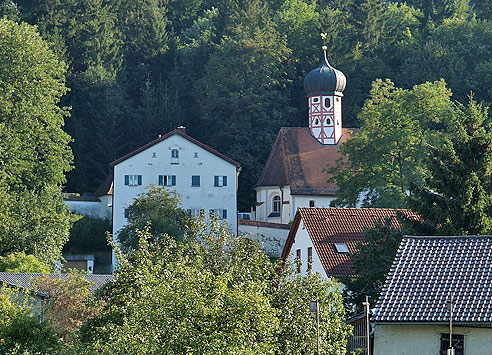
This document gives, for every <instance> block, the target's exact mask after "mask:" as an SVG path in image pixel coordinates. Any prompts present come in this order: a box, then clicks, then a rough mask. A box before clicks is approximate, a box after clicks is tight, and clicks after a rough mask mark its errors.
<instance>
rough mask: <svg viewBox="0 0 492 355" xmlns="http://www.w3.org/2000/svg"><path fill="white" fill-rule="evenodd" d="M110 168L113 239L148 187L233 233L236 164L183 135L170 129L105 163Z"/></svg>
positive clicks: (235, 214) (236, 176) (238, 169)
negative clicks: (222, 223) (164, 189)
mask: <svg viewBox="0 0 492 355" xmlns="http://www.w3.org/2000/svg"><path fill="white" fill-rule="evenodd" d="M110 166H111V167H112V168H113V236H114V237H116V235H117V233H118V231H119V230H120V229H121V228H122V227H123V226H124V225H125V224H126V222H127V216H128V214H127V213H128V207H129V206H130V205H131V204H132V202H133V200H134V199H135V198H136V197H137V196H138V195H139V194H141V193H142V192H144V191H145V189H146V188H147V187H148V186H149V185H150V184H155V185H161V186H166V187H167V188H168V189H169V190H172V191H176V192H177V193H178V194H179V195H180V196H181V199H182V208H184V209H187V210H188V211H189V212H190V213H191V214H192V215H198V214H204V215H205V216H206V217H209V216H211V215H213V216H216V217H218V218H219V219H224V220H226V221H227V222H228V225H229V227H230V230H231V231H232V232H234V233H235V232H236V231H237V178H238V174H239V172H240V170H241V166H240V164H239V163H237V162H235V161H234V160H232V159H230V158H228V157H226V156H225V155H223V154H221V153H219V152H217V151H215V150H214V149H212V148H210V147H208V146H206V145H205V144H203V143H201V142H199V141H197V140H196V139H194V138H192V137H190V136H188V135H187V134H186V133H185V132H184V127H180V128H179V129H176V130H173V131H171V132H169V133H167V134H165V135H163V136H159V138H157V139H155V140H153V141H152V142H150V143H148V144H146V145H144V146H142V147H140V148H138V149H136V150H134V151H133V152H131V153H129V154H127V155H125V156H123V157H121V158H119V159H117V160H115V161H114V162H112V163H111V164H110Z"/></svg>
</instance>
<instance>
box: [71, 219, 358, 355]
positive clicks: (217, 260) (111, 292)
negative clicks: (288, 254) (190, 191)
mask: <svg viewBox="0 0 492 355" xmlns="http://www.w3.org/2000/svg"><path fill="white" fill-rule="evenodd" d="M194 223H198V225H195V226H193V227H191V228H189V229H190V230H193V231H194V232H193V234H190V235H187V236H186V237H185V240H184V242H180V241H176V240H175V238H172V237H169V236H163V238H162V239H161V240H160V242H159V243H157V244H156V243H154V242H151V241H150V240H151V237H152V236H151V234H149V233H148V231H147V232H146V231H144V232H141V233H140V239H139V240H140V242H139V247H138V249H137V250H136V251H134V252H133V253H132V254H131V255H129V256H125V254H123V253H121V252H118V264H119V269H118V270H117V271H116V273H115V280H114V282H113V283H112V284H111V285H110V286H109V287H108V288H106V289H105V290H104V291H103V292H102V293H101V294H100V295H99V299H100V300H101V301H103V302H104V303H105V306H104V307H103V309H102V312H101V313H100V314H99V315H98V316H96V317H93V318H92V319H90V320H89V321H88V322H87V323H86V325H85V326H84V327H83V329H82V333H81V341H82V344H84V346H85V347H86V348H87V349H89V351H93V352H97V353H120V352H125V353H129V354H142V353H147V354H148V353H183V352H186V353H189V354H217V353H221V354H238V353H239V354H250V353H261V354H275V353H285V354H301V353H306V352H314V349H315V346H316V342H315V339H316V327H315V324H316V321H315V318H314V316H313V315H312V314H310V313H309V301H310V300H311V299H316V297H319V300H320V309H321V316H320V322H321V332H322V333H321V334H322V335H323V337H322V339H323V340H322V343H321V349H322V351H323V353H326V354H338V353H339V352H340V351H343V349H344V347H345V344H346V337H347V335H348V333H349V326H347V325H345V323H344V308H343V305H342V301H341V295H340V291H339V289H338V286H336V284H335V283H333V282H330V281H323V280H321V278H320V277H319V276H318V275H310V276H309V277H307V278H302V277H300V276H294V275H293V274H283V276H282V277H281V278H280V279H278V277H277V274H276V272H275V268H274V265H273V264H272V263H271V261H270V260H269V258H268V257H267V256H266V254H264V252H263V251H262V250H261V249H260V248H259V245H258V244H257V243H256V242H255V241H252V240H250V239H247V238H245V237H231V236H229V235H227V233H226V227H225V226H223V225H221V224H220V223H219V222H217V221H216V222H213V223H212V224H211V225H206V224H203V220H200V219H199V220H197V221H196V222H194ZM130 260H131V262H130ZM135 275H138V277H135Z"/></svg>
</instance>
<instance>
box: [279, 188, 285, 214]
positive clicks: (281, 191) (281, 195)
mask: <svg viewBox="0 0 492 355" xmlns="http://www.w3.org/2000/svg"><path fill="white" fill-rule="evenodd" d="M278 187H279V188H280V223H282V217H283V214H284V190H283V187H284V185H278Z"/></svg>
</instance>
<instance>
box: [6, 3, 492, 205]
mask: <svg viewBox="0 0 492 355" xmlns="http://www.w3.org/2000/svg"><path fill="white" fill-rule="evenodd" d="M0 6H1V12H2V15H4V16H6V17H8V18H10V19H13V20H15V21H18V22H21V21H25V22H28V23H30V24H34V25H36V26H37V28H38V30H39V31H40V33H41V35H42V36H43V38H44V39H46V40H48V41H49V42H50V43H51V46H52V49H53V50H54V51H55V52H56V53H57V54H58V55H59V56H60V57H61V58H62V59H63V60H64V61H65V62H66V64H67V66H68V76H67V86H68V87H69V88H70V91H69V92H68V93H67V94H66V95H65V96H64V97H63V99H62V104H63V105H64V106H66V107H71V110H70V112H71V117H70V118H67V119H66V126H65V130H66V132H67V133H69V134H70V136H71V137H72V139H73V142H72V149H73V154H74V165H75V169H73V170H72V171H71V172H70V173H69V174H68V176H67V180H68V181H67V185H66V190H67V191H77V192H90V191H94V190H95V189H96V187H97V186H98V184H99V183H100V182H101V181H102V180H103V179H104V178H105V176H106V175H107V174H108V172H109V167H108V163H109V162H111V161H112V160H114V159H115V158H118V157H120V156H122V155H123V154H126V153H128V152H129V151H131V150H133V149H135V148H136V147H139V146H141V145H142V144H144V143H146V142H148V141H150V140H152V139H154V138H156V137H157V136H158V135H159V134H163V133H166V132H167V131H170V130H172V129H173V128H175V127H177V126H179V125H183V126H186V127H187V133H189V134H190V135H191V136H193V137H194V138H197V139H198V140H200V141H202V142H204V143H206V144H208V145H210V146H211V147H213V148H215V149H217V150H219V151H220V152H222V153H224V154H226V155H227V156H229V157H231V158H232V159H234V160H237V161H238V162H240V163H241V164H242V167H243V170H242V172H241V174H240V180H239V183H240V185H239V203H240V206H239V207H240V209H248V208H249V206H251V205H252V204H253V202H254V194H253V192H252V190H251V189H252V187H253V186H254V184H255V182H256V180H257V179H258V177H259V174H260V173H261V170H262V168H263V165H264V162H265V161H266V158H267V157H268V154H269V151H270V148H271V146H272V144H273V141H274V139H275V137H276V134H277V132H278V130H279V128H280V127H282V126H307V112H306V107H307V105H306V98H305V94H304V92H303V89H302V83H303V78H304V76H305V75H306V73H307V72H308V71H309V70H311V69H312V68H314V67H315V66H317V64H318V63H319V61H320V57H321V49H320V47H321V44H322V42H321V39H320V36H319V34H320V33H321V32H326V33H327V34H328V37H327V46H328V53H329V60H330V62H331V64H332V65H334V66H335V67H337V68H338V69H340V70H342V71H343V72H344V73H345V75H346V76H347V88H346V90H345V92H344V94H345V97H344V102H343V105H344V106H343V112H344V123H343V124H344V126H345V127H357V126H359V120H358V113H359V111H360V108H361V107H362V105H363V103H364V101H365V100H366V98H367V97H368V95H369V91H370V89H371V83H372V82H373V81H374V80H375V79H377V78H382V79H386V78H388V79H391V80H392V81H393V82H394V83H395V85H397V86H398V87H401V88H405V89H410V88H412V87H413V86H414V85H418V84H421V83H423V82H426V81H435V80H439V79H440V78H444V80H445V81H446V83H447V84H448V87H449V88H450V89H451V91H452V93H453V96H452V98H453V99H454V100H457V101H460V102H466V101H468V100H467V95H468V94H469V93H470V92H471V91H473V93H474V97H475V99H476V100H478V101H483V102H485V103H486V104H488V103H490V101H491V99H490V98H491V97H492V96H491V91H490V90H491V89H490V88H491V87H492V41H491V38H492V2H491V1H489V0H483V1H479V2H478V1H477V2H476V3H473V2H470V1H467V0H409V1H407V2H392V1H387V0H334V1H328V0H319V1H318V2H316V1H305V0H17V1H11V0H2V1H0Z"/></svg>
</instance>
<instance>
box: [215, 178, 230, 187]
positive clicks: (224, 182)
mask: <svg viewBox="0 0 492 355" xmlns="http://www.w3.org/2000/svg"><path fill="white" fill-rule="evenodd" d="M214 186H215V187H217V186H227V176H225V175H224V176H220V175H215V176H214Z"/></svg>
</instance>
